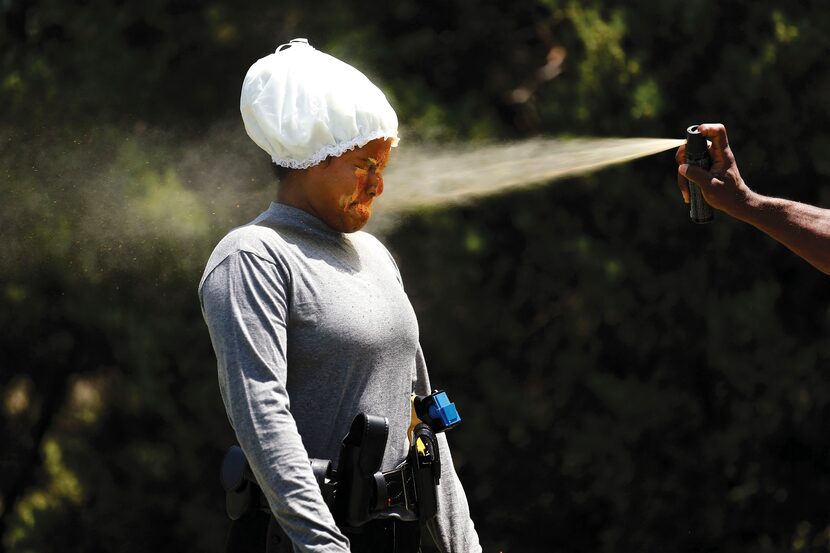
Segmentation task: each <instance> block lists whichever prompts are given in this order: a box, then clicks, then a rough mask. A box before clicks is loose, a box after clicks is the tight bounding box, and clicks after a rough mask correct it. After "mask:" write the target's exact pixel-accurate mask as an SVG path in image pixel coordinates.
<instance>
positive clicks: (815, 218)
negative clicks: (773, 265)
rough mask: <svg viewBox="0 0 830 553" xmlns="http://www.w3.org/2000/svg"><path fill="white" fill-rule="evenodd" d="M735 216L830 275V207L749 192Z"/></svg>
mask: <svg viewBox="0 0 830 553" xmlns="http://www.w3.org/2000/svg"><path fill="white" fill-rule="evenodd" d="M732 215H734V216H735V217H736V218H738V219H740V220H742V221H744V222H746V223H749V224H750V225H752V226H754V227H756V228H758V229H759V230H762V231H763V232H765V233H766V234H768V235H769V236H770V237H772V238H774V239H775V240H777V241H778V242H781V243H782V244H784V245H785V246H787V247H788V248H789V249H790V250H792V251H793V252H794V253H796V254H797V255H799V256H800V257H802V258H803V259H804V260H806V261H807V262H808V263H810V264H811V265H813V266H814V267H815V268H817V269H818V270H820V271H822V272H823V273H826V274H830V210H829V209H822V208H820V207H815V206H812V205H807V204H802V203H799V202H794V201H792V200H784V199H780V198H770V197H767V196H762V195H760V194H756V193H752V194H751V195H750V196H749V198H748V201H747V202H746V204H745V205H744V206H743V207H742V208H741V209H739V210H737V211H736V212H735V213H732Z"/></svg>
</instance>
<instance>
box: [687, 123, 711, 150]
mask: <svg viewBox="0 0 830 553" xmlns="http://www.w3.org/2000/svg"><path fill="white" fill-rule="evenodd" d="M686 154H687V155H692V156H694V157H696V158H699V157H702V156H704V155H708V154H709V149H708V148H707V147H706V137H705V136H703V135H702V134H700V131H699V130H697V125H692V126H691V127H689V128H688V129H686Z"/></svg>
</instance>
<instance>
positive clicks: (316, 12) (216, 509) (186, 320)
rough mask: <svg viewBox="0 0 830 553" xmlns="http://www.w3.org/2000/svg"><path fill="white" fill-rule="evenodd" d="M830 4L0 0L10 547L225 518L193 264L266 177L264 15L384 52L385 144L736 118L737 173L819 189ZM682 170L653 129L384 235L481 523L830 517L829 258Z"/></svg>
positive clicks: (345, 52)
mask: <svg viewBox="0 0 830 553" xmlns="http://www.w3.org/2000/svg"><path fill="white" fill-rule="evenodd" d="M828 28H830V5H828V4H827V3H826V2H822V1H818V0H814V1H794V2H789V3H786V4H784V3H782V2H777V1H774V0H755V1H749V0H745V1H735V2H716V1H715V0H700V1H697V2H680V1H677V0H663V1H662V2H651V1H649V2H645V1H634V2H625V3H624V2H615V1H613V0H597V1H594V2H568V1H564V0H515V1H510V2H508V1H503V2H497V1H495V0H476V1H473V0H448V1H442V2H438V1H415V0H398V1H396V2H392V3H381V2H378V3H374V4H371V3H363V2H351V1H336V0H329V1H322V2H314V3H309V2H308V1H302V2H301V1H299V0H297V1H287V2H286V1H279V2H277V1H273V0H271V1H267V2H266V1H262V0H254V1H250V2H239V3H232V2H227V1H225V2H222V1H214V2H208V1H202V0H145V1H142V2H138V1H131V0H120V1H118V0H87V1H79V0H74V1H72V0H37V1H22V0H3V1H2V2H0V67H1V68H2V70H0V144H2V146H0V192H2V195H0V198H2V201H0V259H2V263H0V492H2V499H1V500H0V544H2V545H0V548H2V550H4V551H9V552H29V551H38V552H48V551H60V552H62V553H67V552H73V551H85V552H87V551H88V552H98V551H100V552H115V551H118V552H127V553H131V552H147V551H152V552H156V553H161V552H163V551H170V552H174V551H176V552H178V551H210V552H218V551H220V550H221V548H222V541H223V537H224V533H225V530H226V519H225V515H224V512H223V509H224V503H223V502H224V499H223V494H222V492H221V489H220V487H219V484H218V478H217V474H218V464H219V460H220V459H221V456H222V453H223V451H224V448H225V447H226V446H227V445H228V444H229V443H231V440H232V439H233V438H232V434H231V432H230V429H229V426H228V423H227V420H226V418H225V414H224V410H223V408H222V405H221V402H220V399H219V394H218V387H217V384H216V373H215V360H214V358H213V352H212V349H211V345H210V342H209V339H208V334H207V330H206V328H205V326H204V323H203V322H202V319H201V314H200V311H199V305H198V301H197V297H196V285H197V283H198V280H199V277H200V276H201V271H202V269H203V267H204V263H205V260H206V259H207V257H208V255H209V253H210V251H211V249H212V247H213V245H214V244H215V243H216V241H217V240H218V239H219V238H220V237H221V236H222V235H223V234H224V233H225V232H226V231H227V230H228V229H230V228H232V227H233V226H235V225H238V224H241V223H244V222H246V221H248V220H250V219H251V218H253V216H255V215H256V214H257V213H259V211H261V210H262V209H263V208H264V207H265V206H266V205H267V202H268V201H269V199H270V198H271V197H272V195H273V187H274V184H273V182H272V179H271V176H270V171H269V168H268V159H267V156H266V155H265V154H263V153H262V152H261V151H260V150H258V149H257V147H256V146H255V145H254V144H253V143H252V142H250V141H249V140H248V138H247V137H246V136H245V133H244V130H243V128H242V125H241V121H240V120H239V119H240V118H239V116H238V94H239V88H240V85H241V82H242V78H243V76H244V74H245V72H246V71H247V68H248V67H249V66H250V65H251V63H253V61H255V60H256V59H258V58H260V57H262V56H264V55H267V54H268V53H270V52H271V51H273V50H274V48H275V47H276V46H277V45H279V44H281V43H283V42H287V41H288V40H290V39H291V38H294V37H297V36H304V37H308V38H309V40H310V41H311V43H312V44H313V45H315V46H316V47H318V48H320V49H322V50H325V51H328V52H330V53H332V54H334V55H336V56H338V57H340V58H342V59H345V60H347V61H349V62H350V63H352V64H354V65H356V66H357V67H359V68H360V69H362V70H363V71H364V72H366V73H367V74H369V75H370V76H371V77H372V78H373V79H374V80H375V81H376V82H377V83H378V84H380V85H381V86H382V87H383V89H384V90H385V91H386V93H387V94H388V96H389V98H390V100H391V102H392V104H393V105H394V106H395V107H396V109H397V111H398V115H399V118H400V120H401V122H402V125H403V131H402V132H403V136H404V139H403V140H402V142H401V148H405V147H406V145H407V141H409V142H410V143H418V142H429V143H444V142H466V143H472V144H476V143H490V142H492V141H494V140H507V139H516V138H524V137H531V136H536V135H548V136H655V137H682V136H683V131H684V129H685V128H686V126H688V125H690V124H694V123H698V122H703V121H722V122H724V123H725V124H726V125H727V127H728V128H729V131H730V138H731V140H732V143H733V147H734V151H735V153H736V155H737V157H738V160H739V163H740V167H741V170H742V173H743V175H744V177H745V178H746V179H747V181H748V183H749V184H750V186H752V187H753V188H755V189H756V190H759V191H761V192H764V193H767V194H772V195H776V196H784V197H789V198H793V199H797V200H801V201H805V202H810V203H817V204H820V205H821V204H824V205H830V187H828V175H830V133H828V131H827V129H828V116H829V115H830V100H828V93H830V67H828V61H827V60H828V42H830V38H828V34H827V29H828ZM543 68H544V69H543ZM393 163H394V158H393ZM674 175H675V164H674V161H673V157H672V154H671V153H666V154H662V155H659V156H655V157H650V158H646V159H643V160H640V161H637V162H633V163H629V164H627V165H624V166H621V167H617V168H614V169H610V170H606V171H603V172H600V173H596V174H594V175H590V176H587V177H584V178H579V179H570V180H566V181H560V182H557V183H555V184H552V185H551V186H548V187H542V188H536V189H534V190H529V191H524V192H518V193H512V194H510V195H507V196H501V197H494V198H491V199H487V200H484V201H481V202H479V203H477V204H475V205H469V206H466V207H456V208H444V209H442V208H432V209H429V210H425V211H423V212H421V213H416V214H413V215H412V216H410V217H408V218H407V219H406V220H405V221H404V222H403V223H402V224H401V225H400V226H399V227H398V228H397V229H396V230H395V231H393V232H391V233H389V234H388V235H386V236H385V237H384V241H385V242H386V243H387V244H388V245H389V247H390V248H391V249H392V250H393V252H394V254H395V255H396V257H397V259H398V261H399V264H400V266H401V269H402V272H403V275H404V279H405V283H406V286H407V290H408V292H409V295H410V298H411V299H412V302H413V304H414V306H415V308H416V311H417V313H418V315H419V320H420V325H421V334H422V343H423V346H424V349H425V352H426V355H427V361H428V363H429V365H430V370H431V375H432V380H433V382H435V383H436V384H438V385H440V386H441V387H443V388H445V389H447V390H449V391H450V392H451V395H452V396H453V399H454V401H455V402H456V403H457V404H458V406H459V409H460V411H461V412H462V414H463V416H464V424H463V426H462V428H461V429H459V430H457V431H454V432H453V434H452V435H451V436H450V439H451V443H452V444H453V450H454V455H455V459H456V466H457V469H458V471H459V473H460V475H461V478H462V481H463V482H464V484H465V487H466V490H467V494H468V497H469V501H470V506H471V510H472V514H473V518H474V520H475V522H476V525H477V528H478V531H479V534H480V536H481V540H482V544H483V546H484V548H485V550H486V551H488V552H496V551H501V550H503V551H505V552H506V553H514V552H515V553H530V552H547V551H567V552H576V553H580V552H586V553H587V552H609V553H610V552H615V553H616V552H633V551H639V552H698V551H701V552H702V551H718V552H732V551H736V552H737V551H747V552H748V551H752V552H756V551H761V552H766V551H808V550H809V551H826V550H828V549H830V512H828V511H830V508H829V507H828V506H830V501H829V499H830V434H828V431H827V430H828V429H827V423H826V422H825V421H826V420H827V416H828V414H830V380H829V379H828V378H827V377H826V373H825V371H826V368H827V365H828V359H830V345H828V342H827V340H826V339H825V336H826V334H827V330H828V327H830V311H828V299H830V298H829V296H830V290H829V289H828V286H827V280H826V277H825V276H824V275H822V274H820V273H818V272H817V271H815V270H814V269H812V268H811V267H810V266H809V265H807V264H806V263H805V262H804V261H802V260H800V259H799V258H797V257H796V256H795V255H793V254H792V253H790V252H789V251H788V250H786V249H785V248H783V247H782V246H780V245H778V244H777V243H775V242H774V241H772V240H771V239H769V238H767V237H766V236H764V235H762V234H761V233H759V232H758V231H756V230H754V229H753V228H751V227H749V226H747V225H744V224H741V223H738V222H736V221H733V220H730V219H728V218H727V217H725V216H722V215H721V216H719V217H718V218H717V220H716V221H715V222H714V223H713V224H711V225H708V226H704V227H701V226H696V225H693V224H691V223H690V222H689V220H688V214H687V209H686V208H685V206H684V205H683V204H682V203H681V200H680V194H679V192H678V190H677V187H676V185H675V182H674V180H675V176H674ZM388 185H389V186H394V183H388Z"/></svg>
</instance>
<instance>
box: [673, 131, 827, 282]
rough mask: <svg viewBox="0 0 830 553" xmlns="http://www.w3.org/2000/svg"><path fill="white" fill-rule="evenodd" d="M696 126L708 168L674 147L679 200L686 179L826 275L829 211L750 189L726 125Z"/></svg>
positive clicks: (719, 206)
mask: <svg viewBox="0 0 830 553" xmlns="http://www.w3.org/2000/svg"><path fill="white" fill-rule="evenodd" d="M698 129H699V130H700V132H701V134H703V135H704V136H706V137H707V138H708V139H709V140H711V141H712V144H711V145H710V146H709V155H710V156H711V158H712V167H711V169H710V170H709V171H706V170H705V169H703V168H701V167H696V166H689V165H686V164H685V163H684V147H683V146H681V147H680V148H679V149H678V151H677V156H676V159H677V162H678V164H679V167H678V180H677V183H678V185H679V186H680V191H681V193H682V194H683V199H684V201H686V202H687V203H688V201H689V191H688V184H687V182H686V179H689V180H691V181H692V182H694V183H696V184H697V185H698V186H700V189H701V191H702V192H703V197H704V198H705V199H706V201H707V203H709V205H711V206H712V207H714V208H715V209H719V210H721V211H724V212H725V213H727V214H729V215H731V216H733V217H735V218H736V219H738V220H741V221H744V222H745V223H749V224H750V225H752V226H754V227H755V228H757V229H759V230H761V231H763V232H765V233H766V234H768V235H769V236H770V237H772V238H774V239H775V240H777V241H778V242H781V243H782V244H784V245H785V246H786V247H788V248H789V249H790V250H792V251H793V252H794V253H795V254H797V255H799V256H800V257H802V258H803V259H805V260H806V261H807V262H808V263H810V264H811V265H813V266H814V267H815V268H816V269H818V270H820V271H822V272H823V273H826V274H830V210H828V209H821V208H819V207H815V206H811V205H807V204H802V203H798V202H794V201H791V200H783V199H779V198H769V197H767V196H762V195H761V194H757V193H755V192H753V191H752V190H750V188H749V187H748V186H747V185H746V183H745V182H744V180H743V179H742V178H741V175H740V172H739V171H738V164H737V161H736V160H735V156H734V155H733V153H732V149H731V148H730V146H729V139H728V138H727V135H726V128H725V127H724V126H723V125H719V124H707V125H699V126H698Z"/></svg>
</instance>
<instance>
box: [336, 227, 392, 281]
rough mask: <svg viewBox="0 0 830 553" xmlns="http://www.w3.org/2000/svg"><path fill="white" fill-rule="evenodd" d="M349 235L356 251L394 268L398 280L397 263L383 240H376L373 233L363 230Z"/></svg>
mask: <svg viewBox="0 0 830 553" xmlns="http://www.w3.org/2000/svg"><path fill="white" fill-rule="evenodd" d="M349 236H350V237H351V240H352V243H353V244H355V247H356V248H357V249H358V251H360V252H361V253H362V254H364V255H370V256H372V257H373V258H375V259H377V260H378V261H379V262H380V263H382V264H388V265H389V266H390V267H391V268H392V269H394V271H395V273H396V274H397V276H398V280H401V278H400V270H399V269H398V264H397V263H396V262H395V258H394V257H393V256H392V253H391V252H390V251H389V250H388V249H387V248H386V246H385V245H384V244H383V242H381V241H380V240H378V239H377V238H376V237H375V236H374V235H372V234H369V233H368V232H363V231H358V232H355V233H352V234H351V235H349Z"/></svg>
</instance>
